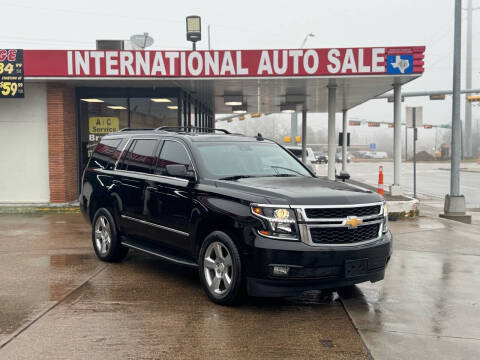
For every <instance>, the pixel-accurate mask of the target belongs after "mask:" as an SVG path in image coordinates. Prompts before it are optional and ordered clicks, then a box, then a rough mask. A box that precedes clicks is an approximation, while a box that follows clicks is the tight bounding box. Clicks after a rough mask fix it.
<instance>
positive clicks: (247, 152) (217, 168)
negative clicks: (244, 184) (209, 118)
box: [195, 141, 312, 180]
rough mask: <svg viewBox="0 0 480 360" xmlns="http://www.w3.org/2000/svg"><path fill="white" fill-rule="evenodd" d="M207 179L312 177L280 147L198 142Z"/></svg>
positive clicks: (256, 144) (263, 143) (241, 143)
mask: <svg viewBox="0 0 480 360" xmlns="http://www.w3.org/2000/svg"><path fill="white" fill-rule="evenodd" d="M195 148H196V149H197V152H198V155H199V159H198V160H199V163H200V164H201V167H202V169H203V170H204V172H205V173H206V174H203V176H204V177H209V178H214V179H223V178H226V179H228V178H231V180H234V179H237V178H242V177H261V176H308V177H311V176H312V175H311V174H310V173H309V172H308V170H307V169H305V168H304V167H303V166H302V165H301V164H300V163H299V162H298V161H297V160H296V159H295V158H294V157H292V156H291V155H290V154H289V153H288V152H287V151H285V150H284V149H283V148H281V147H280V146H278V145H277V144H272V143H267V142H240V141H239V142H214V143H213V142H198V143H195Z"/></svg>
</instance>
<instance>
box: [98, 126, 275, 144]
mask: <svg viewBox="0 0 480 360" xmlns="http://www.w3.org/2000/svg"><path fill="white" fill-rule="evenodd" d="M217 130H218V129H217ZM152 135H154V136H169V137H179V138H184V139H189V140H190V141H192V142H209V141H212V142H218V141H227V142H228V141H236V142H250V141H259V140H258V139H257V137H253V136H252V137H251V136H245V135H242V134H230V133H228V134H224V133H201V132H184V131H180V132H177V131H165V130H156V129H123V131H122V130H120V131H117V132H114V133H109V134H107V135H105V137H106V138H109V137H132V136H135V137H138V136H146V137H147V136H152ZM263 141H266V142H272V141H271V140H268V139H263Z"/></svg>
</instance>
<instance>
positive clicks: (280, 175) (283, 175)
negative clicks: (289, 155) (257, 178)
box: [271, 174, 297, 177]
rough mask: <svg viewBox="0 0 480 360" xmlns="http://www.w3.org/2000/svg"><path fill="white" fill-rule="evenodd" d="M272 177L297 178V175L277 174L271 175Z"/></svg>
mask: <svg viewBox="0 0 480 360" xmlns="http://www.w3.org/2000/svg"><path fill="white" fill-rule="evenodd" d="M271 176H275V177H297V175H295V174H275V175H271Z"/></svg>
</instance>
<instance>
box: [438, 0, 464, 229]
mask: <svg viewBox="0 0 480 360" xmlns="http://www.w3.org/2000/svg"><path fill="white" fill-rule="evenodd" d="M454 29H455V30H454V36H453V37H454V42H453V86H452V89H453V96H452V144H451V168H450V194H448V195H446V196H445V207H444V213H442V214H440V216H441V217H445V218H449V219H453V220H457V221H462V222H466V223H471V221H472V219H471V216H469V215H467V214H466V206H465V197H464V196H463V195H460V156H461V139H460V138H461V131H462V129H461V127H462V123H461V122H460V77H461V73H460V72H461V60H462V0H455V16H454Z"/></svg>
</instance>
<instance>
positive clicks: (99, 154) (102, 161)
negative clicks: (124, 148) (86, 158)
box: [88, 138, 122, 170]
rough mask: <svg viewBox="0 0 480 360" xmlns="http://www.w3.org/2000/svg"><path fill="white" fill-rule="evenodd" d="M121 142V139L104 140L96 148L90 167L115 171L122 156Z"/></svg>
mask: <svg viewBox="0 0 480 360" xmlns="http://www.w3.org/2000/svg"><path fill="white" fill-rule="evenodd" d="M121 142H122V139H121V138H118V139H102V140H101V141H100V143H99V144H98V145H97V147H96V148H95V151H94V152H93V154H92V157H91V158H90V162H89V164H88V166H89V167H90V168H92V169H106V170H111V169H113V167H114V165H115V162H116V161H117V159H118V156H119V155H120V149H119V145H120V143H121Z"/></svg>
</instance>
